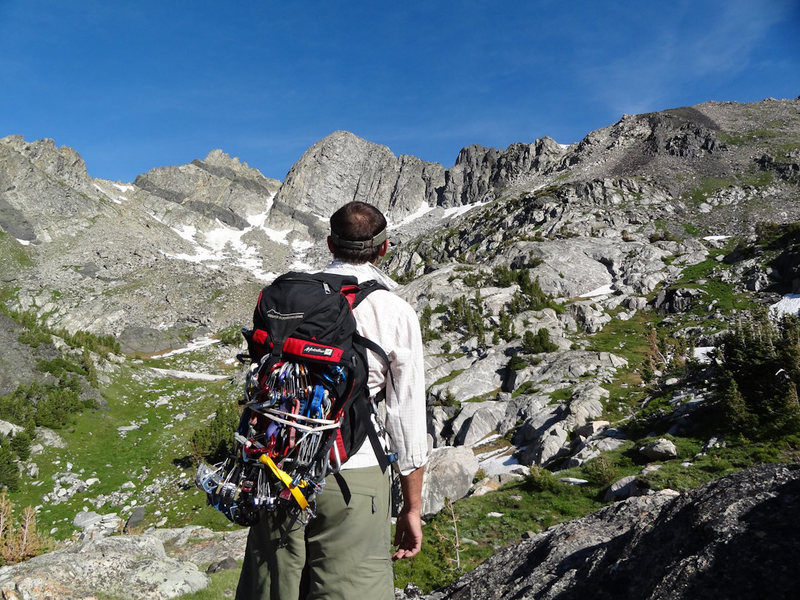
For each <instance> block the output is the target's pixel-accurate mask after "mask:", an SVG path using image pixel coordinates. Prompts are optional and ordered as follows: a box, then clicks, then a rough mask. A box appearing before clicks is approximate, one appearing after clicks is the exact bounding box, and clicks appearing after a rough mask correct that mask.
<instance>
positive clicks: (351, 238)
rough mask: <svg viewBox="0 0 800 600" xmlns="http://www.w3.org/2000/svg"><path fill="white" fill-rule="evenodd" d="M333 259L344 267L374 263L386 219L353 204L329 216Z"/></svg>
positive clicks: (373, 209)
mask: <svg viewBox="0 0 800 600" xmlns="http://www.w3.org/2000/svg"><path fill="white" fill-rule="evenodd" d="M330 221H331V242H332V244H333V247H334V251H333V256H334V258H338V259H339V260H342V261H344V262H348V263H355V264H359V263H365V262H375V261H376V260H377V259H378V256H380V251H381V245H383V242H384V241H385V240H386V217H384V216H383V213H382V212H381V211H380V210H378V209H377V208H376V207H374V206H373V205H372V204H367V203H366V202H360V201H358V200H353V201H352V202H348V203H347V204H345V205H344V206H342V207H341V208H339V209H338V210H337V211H336V212H335V213H333V214H332V215H331V219H330Z"/></svg>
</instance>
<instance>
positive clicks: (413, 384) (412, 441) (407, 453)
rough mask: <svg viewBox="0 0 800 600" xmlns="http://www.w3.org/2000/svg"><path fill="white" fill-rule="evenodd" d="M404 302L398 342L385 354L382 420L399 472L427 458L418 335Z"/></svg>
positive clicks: (420, 349) (423, 379) (402, 472)
mask: <svg viewBox="0 0 800 600" xmlns="http://www.w3.org/2000/svg"><path fill="white" fill-rule="evenodd" d="M406 306H407V307H408V311H405V312H406V314H405V315H402V316H403V318H402V319H401V320H400V322H399V323H398V330H397V335H398V342H399V343H398V344H397V345H396V346H395V347H394V348H393V349H392V353H391V354H390V355H389V363H390V365H391V367H392V375H393V378H392V377H387V382H386V424H385V427H386V431H387V432H388V434H389V438H390V440H391V443H392V447H393V449H394V450H395V451H396V452H397V453H398V465H397V466H398V468H399V470H400V473H401V474H403V475H407V474H408V473H410V472H412V471H414V470H415V469H418V468H419V467H422V466H423V465H424V464H425V462H426V461H427V460H428V427H427V411H426V409H425V366H424V360H423V354H422V352H423V348H422V335H421V333H420V327H419V319H418V318H417V315H416V313H415V312H414V310H413V309H412V308H411V307H410V306H409V305H406ZM409 313H410V314H409ZM393 379H394V383H393Z"/></svg>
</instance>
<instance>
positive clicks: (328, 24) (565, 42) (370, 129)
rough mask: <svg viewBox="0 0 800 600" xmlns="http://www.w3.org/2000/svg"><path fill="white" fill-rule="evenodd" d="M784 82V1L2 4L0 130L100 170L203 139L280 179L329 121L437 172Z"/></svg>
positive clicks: (107, 172)
mask: <svg viewBox="0 0 800 600" xmlns="http://www.w3.org/2000/svg"><path fill="white" fill-rule="evenodd" d="M798 96H800V1H799V0H749V1H748V0H720V1H711V0H669V1H666V2H662V1H660V0H651V1H647V2H642V1H636V2H632V1H625V0H620V1H616V2H614V1H607V0H593V1H590V0H572V1H570V2H565V1H563V0H529V1H525V0H509V1H507V2H497V1H494V2H488V1H485V2H478V1H472V0H460V1H458V2H455V1H444V0H443V1H436V0H425V1H418V0H406V1H404V2H396V3H395V2H392V3H388V2H385V3H384V2H376V1H375V0H371V1H369V2H366V1H361V0H348V1H346V2H345V1H340V2H335V1H333V0H326V1H314V2H303V1H298V2H288V1H277V0H276V1H272V0H246V1H245V0H242V1H239V0H215V1H208V0H191V1H179V0H158V1H152V0H137V1H136V2H119V1H115V0H99V1H90V0H85V1H84V0H69V1H64V0H0V138H1V137H5V136H6V135H13V134H21V135H22V136H23V137H24V138H25V139H26V140H28V141H33V140H37V139H42V138H52V139H54V140H55V143H56V144H57V145H59V146H61V145H66V146H70V147H72V148H74V149H75V150H76V151H77V152H78V153H79V154H80V155H81V156H82V157H83V159H84V161H85V162H86V165H87V169H88V171H89V174H90V175H92V176H93V177H101V178H105V179H110V180H112V181H122V182H130V181H133V180H134V179H135V177H136V176H137V175H138V174H141V173H144V172H146V171H148V170H150V169H153V168H157V167H164V166H168V165H180V164H186V163H188V162H191V161H192V160H194V159H197V158H204V157H205V156H206V155H207V154H208V152H210V151H211V150H213V149H216V148H219V149H222V150H223V151H224V152H226V153H228V154H229V155H231V156H235V157H238V158H239V159H240V160H242V161H243V162H246V163H247V164H248V165H249V166H251V167H254V168H256V169H258V170H259V171H261V172H262V173H263V174H264V175H266V176H268V177H274V178H276V179H280V180H283V179H284V178H285V176H286V173H287V172H288V170H289V169H290V167H291V165H292V164H294V163H295V162H296V161H297V160H298V159H299V158H300V157H301V156H302V154H303V152H305V150H306V149H308V148H309V147H310V146H311V145H312V144H314V143H315V142H317V141H318V140H320V139H322V138H324V137H325V136H327V135H328V134H330V133H332V132H334V131H336V130H340V129H343V130H347V131H351V132H353V133H355V134H356V135H358V136H360V137H362V138H365V139H367V140H370V141H372V142H375V143H378V144H383V145H386V146H388V147H389V148H390V149H391V150H392V151H393V152H394V153H395V154H396V155H400V154H412V155H414V156H417V157H419V158H421V159H423V160H426V161H435V162H439V163H441V164H442V165H443V166H444V167H451V166H452V165H453V164H454V162H455V159H456V157H457V155H458V152H459V150H460V149H461V148H463V147H465V146H468V145H471V144H480V145H482V146H487V147H496V148H505V147H507V146H508V145H509V144H512V143H515V142H526V143H531V142H533V141H534V140H536V139H538V138H541V137H544V136H549V137H552V138H554V139H555V140H556V141H557V142H559V143H562V144H569V143H573V142H576V141H579V140H581V139H582V138H583V137H584V136H585V135H586V134H588V133H589V132H591V131H593V130H595V129H599V128H601V127H606V126H608V125H611V124H612V123H614V122H616V121H617V120H618V119H619V118H620V117H621V116H622V115H623V114H634V113H643V112H651V111H658V110H664V109H667V108H675V107H680V106H690V105H694V104H699V103H701V102H705V101H709V100H715V101H736V102H752V101H757V100H762V99H764V98H768V97H773V98H796V97H798Z"/></svg>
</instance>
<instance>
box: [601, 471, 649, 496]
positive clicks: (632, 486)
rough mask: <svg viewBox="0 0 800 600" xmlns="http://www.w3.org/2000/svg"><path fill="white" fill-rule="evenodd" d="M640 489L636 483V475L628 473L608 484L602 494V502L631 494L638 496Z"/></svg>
mask: <svg viewBox="0 0 800 600" xmlns="http://www.w3.org/2000/svg"><path fill="white" fill-rule="evenodd" d="M641 491H642V490H641V488H640V487H639V485H638V484H637V483H636V475H628V476H627V477H623V478H622V479H619V480H617V481H615V482H614V483H612V484H611V485H610V486H608V489H607V490H606V493H605V494H604V495H603V502H614V501H616V500H624V499H625V498H630V497H631V496H638V495H640V493H641Z"/></svg>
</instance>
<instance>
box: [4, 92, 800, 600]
mask: <svg viewBox="0 0 800 600" xmlns="http://www.w3.org/2000/svg"><path fill="white" fill-rule="evenodd" d="M354 199H355V200H363V201H366V202H370V203H372V204H375V205H376V206H378V207H379V208H380V209H381V210H383V211H384V213H385V214H386V215H387V217H388V219H389V221H390V232H389V234H390V238H391V242H392V246H391V249H390V251H389V254H388V255H387V257H386V258H385V260H384V262H383V263H382V266H383V268H384V269H385V270H386V271H387V272H388V273H389V274H390V275H391V276H392V277H393V278H394V279H395V280H396V281H397V282H398V283H400V284H401V286H400V287H399V288H398V290H397V291H398V293H399V294H400V295H401V296H402V297H404V298H405V299H407V300H408V301H409V302H410V303H411V304H412V305H413V306H414V307H415V308H416V309H417V312H418V314H419V316H420V321H421V325H422V331H423V338H424V341H425V345H426V356H425V361H426V368H427V374H426V385H427V401H428V415H429V419H428V433H429V438H430V444H431V447H432V448H433V450H432V455H431V459H430V463H429V465H428V467H427V468H426V474H425V485H424V490H423V495H424V512H425V517H426V523H427V524H426V530H425V536H426V537H425V543H424V546H423V551H422V553H421V554H420V555H419V556H418V557H416V558H414V559H412V560H409V561H403V562H401V563H398V564H396V565H395V571H396V576H397V588H398V590H397V596H398V598H422V597H425V598H429V599H431V600H433V599H436V600H443V599H445V598H453V599H456V598H459V599H460V598H470V599H474V600H479V599H490V598H492V599H493V598H498V599H499V598H553V599H555V598H559V599H568V598H569V599H572V598H582V599H585V598H618V597H626V598H654V599H655V598H687V599H688V598H699V597H706V596H709V595H711V594H712V593H714V594H715V595H716V596H718V597H722V598H756V597H758V598H761V597H764V596H765V595H771V597H774V598H788V597H793V594H795V593H796V582H797V578H796V565H795V560H796V558H795V557H796V555H797V552H798V550H800V525H798V520H797V518H796V516H797V511H798V498H800V468H798V457H799V456H800V404H798V387H797V386H798V385H800V323H798V319H797V316H796V315H797V311H798V308H800V272H799V271H798V267H799V266H800V98H798V99H795V100H776V99H767V100H764V101H761V102H756V103H751V104H737V103H732V102H708V103H704V104H700V105H697V106H693V107H685V108H676V109H671V110H666V111H663V112H658V113H650V114H641V115H625V116H623V117H622V118H621V119H620V120H619V121H618V122H616V123H614V124H612V125H610V126H608V127H606V128H604V129H600V130H597V131H593V132H591V133H589V134H588V135H587V136H586V137H585V138H584V139H583V140H581V141H580V142H578V143H575V144H572V145H569V146H564V145H560V144H558V143H556V142H555V141H554V140H552V139H550V138H542V139H538V140H535V141H533V142H532V143H525V142H520V143H516V144H513V145H511V146H509V147H508V148H506V149H504V150H500V149H495V148H484V147H481V146H469V147H466V148H464V149H462V150H461V152H460V153H459V154H458V157H457V158H456V161H455V164H454V165H453V166H452V167H451V168H444V167H442V166H441V165H440V164H438V163H428V162H424V161H422V160H420V159H418V158H416V157H413V156H395V155H394V154H393V153H392V151H391V150H390V149H389V148H387V147H385V146H380V145H377V144H374V143H372V142H369V141H367V140H363V139H361V138H358V137H356V136H355V135H353V134H351V133H347V132H344V131H337V132H335V133H332V134H331V135H329V136H328V137H326V138H324V139H322V140H320V141H319V142H317V143H316V144H314V145H313V146H312V147H310V148H309V149H308V150H307V151H306V152H305V154H303V156H302V157H300V159H299V160H298V161H297V162H296V163H295V165H294V166H293V167H292V168H291V170H290V171H289V173H288V174H287V175H286V178H285V180H284V181H283V182H280V181H277V180H274V179H269V178H266V177H264V176H263V175H262V174H261V173H259V172H258V171H257V170H255V169H253V168H250V167H249V166H248V165H247V164H246V163H244V162H242V161H240V160H239V159H237V158H231V157H230V156H228V155H227V154H225V153H224V152H222V151H221V150H213V151H211V152H210V153H209V154H208V155H207V156H206V157H205V158H204V159H198V160H195V161H193V162H192V163H190V164H187V165H181V166H172V167H164V168H156V169H153V170H151V171H149V172H147V173H144V174H142V175H139V176H138V177H137V178H136V179H135V180H134V181H133V182H112V181H106V180H102V179H95V178H92V177H91V176H89V174H88V173H87V170H86V165H85V164H84V162H83V160H82V159H81V157H80V156H79V154H78V153H77V152H76V151H75V150H73V149H71V148H68V147H64V146H62V147H56V145H55V144H54V142H53V141H52V140H39V141H26V140H24V139H23V138H22V137H20V136H14V135H12V136H9V137H5V138H3V139H1V140H0V300H2V303H1V306H0V361H2V368H0V488H5V490H6V491H5V492H4V493H3V494H2V495H0V550H2V554H0V565H5V566H0V597H1V598H3V599H4V600H6V599H12V598H15V599H22V598H24V599H44V598H48V599H49V598H64V599H67V598H69V599H72V598H75V599H78V598H81V599H88V598H105V599H122V598H136V599H139V598H141V599H145V598H146V599H160V598H209V599H210V598H220V597H225V596H228V595H230V594H231V593H232V592H231V591H232V590H233V589H234V588H235V584H236V579H237V577H238V569H239V564H240V563H239V562H238V561H240V560H241V557H242V555H243V551H244V539H245V538H244V536H245V535H246V531H245V530H244V529H241V528H239V527H237V526H234V525H231V524H230V523H228V521H226V520H225V519H224V517H222V516H221V515H220V514H219V513H217V512H216V511H214V510H213V509H212V508H210V507H206V506H205V494H203V493H201V492H200V491H199V490H198V489H197V488H196V487H195V485H194V482H193V477H194V471H195V467H196V464H197V461H199V460H207V461H210V460H213V459H214V457H215V456H217V457H218V456H219V454H220V452H221V451H224V445H225V444H226V443H229V442H230V437H231V424H232V423H233V422H234V421H235V419H236V411H237V400H238V398H239V397H240V395H241V386H242V382H243V373H242V368H241V367H240V366H239V364H238V363H237V362H236V360H235V356H236V354H237V353H238V352H241V351H242V349H243V343H242V342H243V339H242V337H241V335H240V333H239V330H240V328H241V327H242V326H246V325H248V324H249V320H250V318H251V315H252V309H253V307H254V305H255V300H256V297H257V294H258V291H259V290H260V289H261V287H262V286H264V285H265V284H266V283H268V282H269V281H271V280H272V279H273V278H274V277H276V276H277V275H278V274H280V273H282V272H285V271H287V270H304V271H309V270H317V269H319V268H321V267H323V266H324V265H325V264H326V262H327V260H328V256H329V255H328V251H327V247H326V245H325V236H326V235H327V233H328V230H327V223H328V222H327V218H328V216H329V215H330V213H331V212H332V211H333V210H335V209H336V208H338V207H339V206H341V205H342V204H344V203H346V202H348V201H350V200H354ZM28 506H29V507H31V508H29V509H27V510H26V509H25V507H28ZM756 540H757V542H756ZM756 567H757V568H756Z"/></svg>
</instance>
